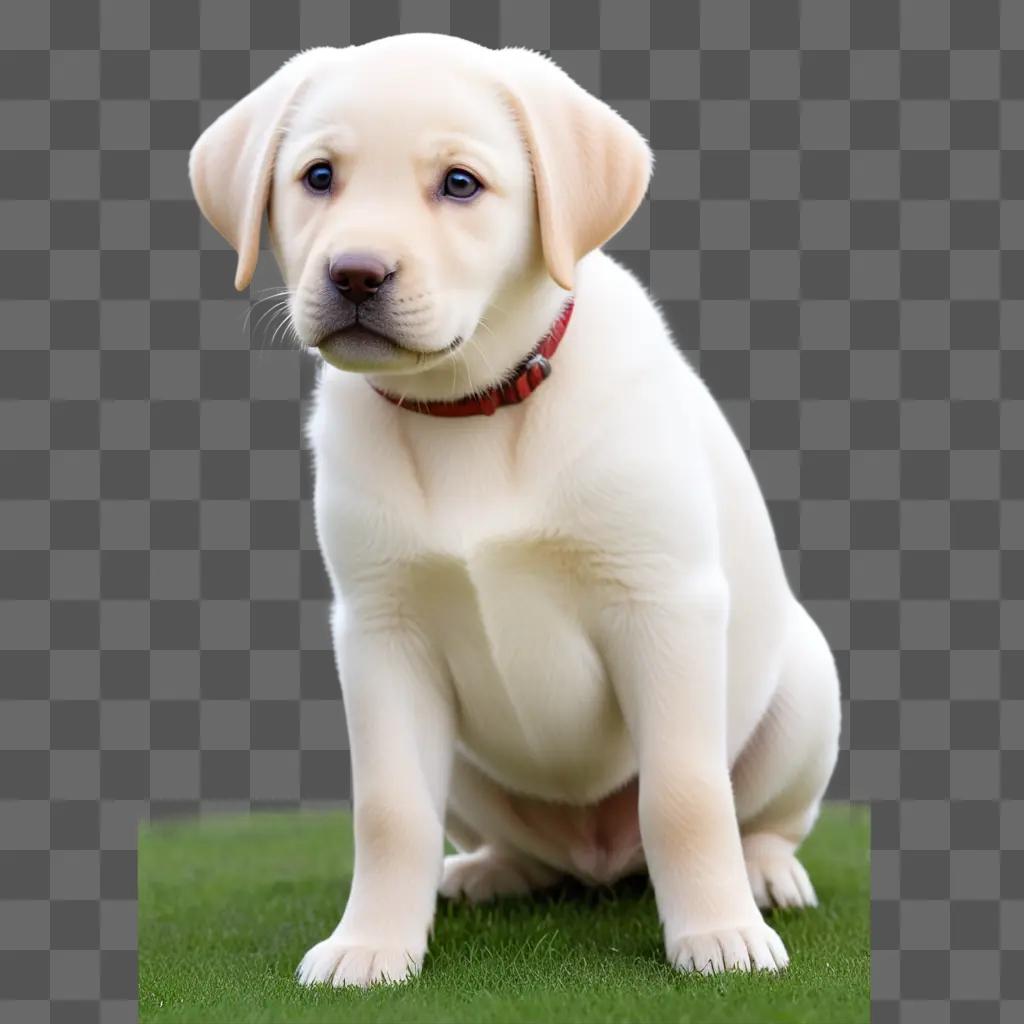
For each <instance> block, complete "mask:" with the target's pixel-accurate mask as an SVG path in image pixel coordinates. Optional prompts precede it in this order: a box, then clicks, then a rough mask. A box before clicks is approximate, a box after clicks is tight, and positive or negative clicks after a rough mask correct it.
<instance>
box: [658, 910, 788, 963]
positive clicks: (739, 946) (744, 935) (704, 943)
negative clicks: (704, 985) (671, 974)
mask: <svg viewBox="0 0 1024 1024" xmlns="http://www.w3.org/2000/svg"><path fill="white" fill-rule="evenodd" d="M666 946H667V953H668V960H669V963H670V964H672V966H673V967H675V968H676V969H677V970H680V971H686V972H690V971H698V972H699V973H701V974H720V973H721V972H722V971H752V970H753V971H781V970H782V969H783V968H784V967H785V966H786V965H787V964H788V963H789V954H788V953H787V952H786V947H785V946H784V945H783V944H782V939H780V938H779V937H778V935H776V934H775V932H774V931H773V930H772V929H771V928H769V927H768V925H766V924H765V923H764V922H763V921H761V922H758V923H756V924H751V925H747V926H746V927H743V928H722V929H720V930H718V931H713V932H704V933H702V934H699V935H683V936H680V937H679V938H676V939H673V940H670V941H668V942H667V943H666Z"/></svg>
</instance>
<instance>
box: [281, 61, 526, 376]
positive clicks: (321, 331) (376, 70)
mask: <svg viewBox="0 0 1024 1024" xmlns="http://www.w3.org/2000/svg"><path fill="white" fill-rule="evenodd" d="M370 56H371V57H372V54H371V55H370ZM270 224H271V231H272V235H273V240H274V244H275V248H276V252H277V256H278V261H279V263H280V265H281V268H282V271H283V273H284V277H285V281H286V283H287V284H288V286H289V287H290V289H291V292H292V299H291V304H292V305H291V311H292V317H293V322H294V325H295V328H296V330H297V332H298V334H299V336H300V338H301V339H302V340H303V342H304V343H306V344H308V345H315V346H316V347H317V348H318V349H319V351H320V352H321V353H322V354H323V356H324V358H325V359H327V360H328V361H329V362H331V363H333V364H335V365H337V366H340V367H342V368H344V369H349V370H366V371H368V370H373V371H376V372H380V371H381V370H390V371H397V370H401V369H405V368H409V367H427V366H430V365H433V364H434V363H436V362H438V361H441V360H444V359H446V358H448V357H449V356H450V355H451V353H453V352H454V351H455V350H456V349H457V348H458V347H459V346H460V345H461V344H463V343H464V342H465V340H466V339H467V338H470V337H471V336H472V335H473V334H474V332H475V331H476V330H477V327H478V325H479V324H480V321H481V318H482V317H484V315H485V313H486V311H487V310H488V308H489V307H490V305H491V304H492V303H493V302H495V301H496V300H497V297H498V295H499V293H500V292H501V290H502V288H503V287H504V286H505V285H506V283H507V282H508V281H509V280H510V279H515V278H516V277H518V276H520V275H522V274H524V273H527V272H528V271H529V269H530V268H531V266H532V267H538V266H542V265H543V260H542V257H541V250H540V246H539V237H538V232H537V230H536V217H535V214H534V198H533V178H532V173H531V167H530V161H529V158H528V156H527V153H526V149H525V146H524V143H523V140H522V138H521V136H520V134H519V131H518V130H517V127H516V125H515V122H514V120H513V116H512V112H511V110H510V109H509V107H508V105H507V103H505V102H503V100H502V97H501V96H500V94H499V92H498V90H497V89H496V88H495V87H494V86H493V84H489V83H488V82H487V81H485V80H483V79H482V78H481V76H479V75H475V74H473V73H472V72H471V70H469V69H466V68H458V67H454V68H453V67H445V66H441V67H438V66H436V62H435V61H429V60H424V59H423V57H422V55H409V56H408V57H406V59H404V60H403V61H402V63H401V64H400V65H397V66H396V65H394V64H391V63H390V62H384V61H381V60H380V59H369V58H368V57H367V56H366V55H363V56H361V57H357V58H356V59H354V60H351V61H346V62H344V63H343V64H342V66H340V67H339V68H338V69H337V70H333V71H326V72H324V73H323V74H320V75H314V76H313V77H312V80H311V81H310V82H309V83H308V85H307V87H306V91H305V93H304V97H303V100H302V102H301V105H300V106H299V108H298V110H297V111H296V112H295V115H294V120H293V121H292V124H291V126H290V129H289V132H288V136H287V138H286V140H285V141H284V143H283V144H282V145H281V149H280V152H279V154H278V158H277V161H276V165H275V169H274V177H273V184H272V190H271V208H270Z"/></svg>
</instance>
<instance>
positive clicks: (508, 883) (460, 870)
mask: <svg viewBox="0 0 1024 1024" xmlns="http://www.w3.org/2000/svg"><path fill="white" fill-rule="evenodd" d="M560 877H561V876H560V875H559V873H558V872H557V871H556V870H555V869H554V868H550V867H548V866H547V865H546V864H542V863H541V862H540V861H539V860H534V859H533V858H532V857H528V856H525V855H523V854H520V853H516V852H513V851H511V850H502V849H501V848H500V847H498V846H493V845H490V844H484V845H483V846H480V847H478V848H477V849H475V850H473V851H472V852H471V853H456V854H451V855H449V856H447V857H445V859H444V870H443V874H442V876H441V884H440V885H439V886H438V892H439V893H440V894H441V895H442V896H444V897H446V898H447V899H458V898H460V897H465V899H467V900H468V901H469V902H470V903H486V902H488V901H490V900H493V899H496V898H498V897H501V896H525V895H526V894H527V893H530V892H533V890H535V889H544V888H547V887H548V886H551V885H554V884H555V883H556V882H557V881H558V879H559V878H560Z"/></svg>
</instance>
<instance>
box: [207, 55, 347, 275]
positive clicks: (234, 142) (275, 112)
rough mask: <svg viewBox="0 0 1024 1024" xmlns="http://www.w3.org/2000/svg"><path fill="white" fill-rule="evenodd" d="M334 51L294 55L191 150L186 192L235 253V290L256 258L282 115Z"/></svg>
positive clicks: (284, 120)
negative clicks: (236, 257)
mask: <svg viewBox="0 0 1024 1024" xmlns="http://www.w3.org/2000/svg"><path fill="white" fill-rule="evenodd" d="M338 52H340V51H338V50H336V49H334V48H332V47H327V46H324V47H318V48H316V49H313V50H306V51H305V52H303V53H299V54H296V55H295V56H294V57H292V58H291V59H290V60H289V61H288V62H287V63H285V64H284V65H283V66H282V67H281V68H280V69H279V70H278V71H276V72H275V73H274V74H273V75H271V76H270V78H268V79H267V80H266V81H265V82H264V83H263V84H262V85H260V86H258V87H257V88H256V89H254V90H253V91H252V92H251V93H249V95H248V96H246V97H244V98H243V99H241V100H239V101H238V102H237V103H236V104H235V105H234V106H233V107H231V108H229V109H228V110H226V111H225V112H224V113H223V114H221V115H220V117H218V118H217V120H216V121H214V122H213V124H211V125H210V127H209V128H207V129H206V131H204V132H203V134H202V135H200V136H199V139H198V141H197V142H196V144H195V145H194V146H193V147H192V152H191V153H190V155H189V160H188V174H189V180H190V181H191V182H192V191H193V193H195V197H196V202H197V203H198V204H199V209H200V210H202V212H203V216H204V217H206V219H207V220H208V221H209V222H210V223H211V224H212V225H213V226H214V227H215V228H216V229H217V231H219V232H220V234H222V235H223V236H224V238H225V239H226V240H227V241H228V242H229V243H230V245H231V247H232V248H233V249H234V250H235V252H237V253H238V268H237V270H236V272H235V288H236V289H237V290H238V291H243V290H244V289H245V288H247V287H248V285H249V282H250V281H251V280H252V275H253V272H254V271H255V269H256V261H257V260H258V259H259V250H260V222H261V221H262V219H263V212H264V210H266V208H267V200H268V198H269V196H270V182H271V178H272V176H273V171H274V160H275V159H276V157H277V150H278V145H279V144H280V140H281V136H282V133H283V131H284V128H285V124H286V118H287V115H288V111H289V109H290V108H291V105H292V103H293V102H294V101H295V99H296V98H297V96H298V93H299V91H300V90H301V88H302V86H303V85H304V84H305V83H306V82H307V81H308V79H309V76H310V74H311V73H312V72H313V70H314V69H315V68H316V67H317V66H318V65H319V64H321V63H322V62H323V61H324V59H325V58H326V57H327V56H329V55H331V54H337V53H338Z"/></svg>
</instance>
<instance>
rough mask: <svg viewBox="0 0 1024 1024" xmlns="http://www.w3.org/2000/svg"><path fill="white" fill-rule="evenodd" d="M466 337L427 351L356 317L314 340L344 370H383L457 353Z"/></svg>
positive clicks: (316, 345) (412, 364)
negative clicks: (414, 347)
mask: <svg viewBox="0 0 1024 1024" xmlns="http://www.w3.org/2000/svg"><path fill="white" fill-rule="evenodd" d="M462 340H463V339H462V338H461V337H456V338H454V339H453V340H452V341H451V342H450V343H449V344H448V345H446V346H445V347H444V348H442V349H435V350H433V351H423V350H422V349H413V348H409V347H407V346H406V345H403V344H402V343H401V342H399V341H397V340H396V339H395V338H393V337H391V336H390V335H388V334H384V333H383V332H381V331H379V330H377V329H376V328H374V327H370V326H368V325H367V324H365V323H362V322H360V321H358V320H357V321H356V322H355V323H352V324H349V326H347V327H342V328H339V329H337V330H333V331H329V332H328V333H327V334H324V335H323V336H322V337H320V338H318V339H317V340H316V341H314V342H313V345H312V347H313V348H315V349H316V350H317V351H318V352H319V353H320V355H321V356H323V358H324V360H325V361H326V362H328V363H330V364H331V365H332V366H335V367H337V368H338V369H340V370H350V371H355V372H359V371H364V372H372V371H381V370H388V369H391V370H397V369H405V368H408V367H410V366H418V365H419V364H420V363H422V362H423V361H425V360H431V362H438V361H440V359H442V358H444V357H446V356H448V355H450V354H451V353H453V352H454V351H455V350H456V349H457V348H458V347H459V346H460V345H461V344H462Z"/></svg>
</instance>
